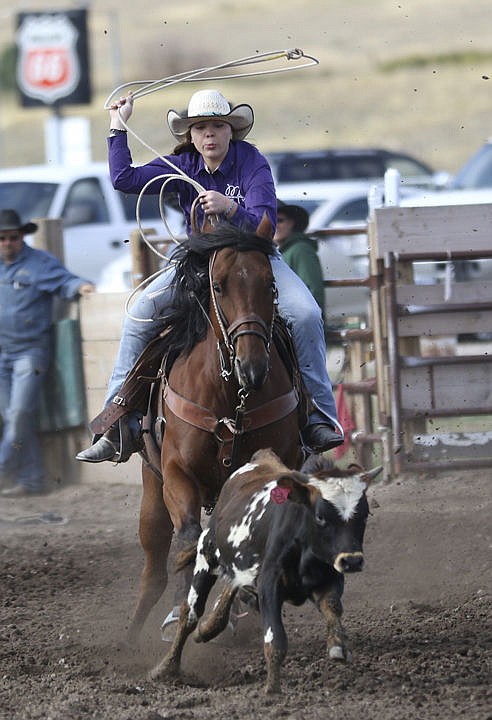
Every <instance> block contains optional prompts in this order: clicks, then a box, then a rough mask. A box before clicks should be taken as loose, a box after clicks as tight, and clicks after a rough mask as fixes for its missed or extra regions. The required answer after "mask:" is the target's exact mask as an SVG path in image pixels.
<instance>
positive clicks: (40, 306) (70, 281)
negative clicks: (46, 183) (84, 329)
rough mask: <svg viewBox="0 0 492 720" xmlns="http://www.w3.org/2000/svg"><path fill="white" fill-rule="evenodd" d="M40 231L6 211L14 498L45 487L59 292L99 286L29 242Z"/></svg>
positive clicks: (8, 423)
mask: <svg viewBox="0 0 492 720" xmlns="http://www.w3.org/2000/svg"><path fill="white" fill-rule="evenodd" d="M36 230H37V225H35V223H33V222H28V223H25V224H22V222H21V220H20V217H19V215H18V213H17V212H16V211H15V210H10V209H9V210H0V417H1V420H2V425H3V428H2V439H1V441H0V484H1V485H2V486H3V490H2V491H1V494H2V496H3V497H11V498H12V497H19V496H24V495H36V494H40V493H42V492H43V490H44V469H43V463H42V458H41V452H40V448H39V440H38V434H37V428H38V417H37V414H38V410H39V403H40V396H41V389H42V384H43V381H44V377H45V374H46V371H47V370H48V367H49V364H50V360H51V349H52V326H53V319H52V314H53V297H54V296H55V295H57V296H58V297H60V298H62V299H64V300H73V299H75V298H77V297H79V296H80V295H86V294H88V293H91V292H93V291H94V287H93V285H92V284H91V283H89V282H88V281H86V280H83V279H82V278H79V277H77V276H76V275H72V273H70V272H69V271H68V270H67V269H66V268H65V267H64V266H63V265H62V264H61V263H60V262H59V260H57V259H56V258H55V257H54V256H53V255H50V253H47V252H45V251H44V250H36V249H34V248H32V247H30V246H29V245H27V244H26V243H25V241H24V236H25V235H26V234H30V233H33V232H35V231H36Z"/></svg>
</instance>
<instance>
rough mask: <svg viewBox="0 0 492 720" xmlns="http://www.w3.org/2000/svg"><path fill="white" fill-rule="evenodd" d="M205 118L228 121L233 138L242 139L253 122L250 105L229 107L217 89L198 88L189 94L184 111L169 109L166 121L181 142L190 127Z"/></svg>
mask: <svg viewBox="0 0 492 720" xmlns="http://www.w3.org/2000/svg"><path fill="white" fill-rule="evenodd" d="M206 118H221V119H222V120H224V121H225V122H227V123H229V125H230V126H231V127H232V137H233V139H234V140H243V139H244V138H245V137H246V135H247V134H248V133H249V131H250V130H251V128H252V127H253V123H254V114H253V108H252V107H250V106H249V105H246V104H242V105H236V106H235V107H234V108H231V106H230V104H229V103H228V102H227V100H226V99H225V97H224V96H223V95H222V93H220V92H219V91H218V90H198V92H196V93H194V95H192V96H191V99H190V102H189V104H188V111H187V112H186V113H182V114H179V113H177V112H176V110H169V112H168V114H167V123H168V125H169V129H170V131H171V132H172V134H173V135H174V137H175V138H176V140H179V141H180V142H182V141H183V140H185V139H186V133H187V132H188V130H189V129H190V127H191V126H192V125H194V124H195V123H199V122H203V120H204V119H206Z"/></svg>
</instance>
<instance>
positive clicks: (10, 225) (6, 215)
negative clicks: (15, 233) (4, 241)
mask: <svg viewBox="0 0 492 720" xmlns="http://www.w3.org/2000/svg"><path fill="white" fill-rule="evenodd" d="M37 229H38V226H37V225H36V223H33V222H28V223H24V225H22V222H21V219H20V217H19V215H18V213H17V212H16V211H15V210H0V232H1V231H2V230H19V231H20V232H21V233H23V234H24V235H30V234H31V233H33V232H36V230H37Z"/></svg>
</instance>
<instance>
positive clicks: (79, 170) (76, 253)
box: [0, 163, 183, 285]
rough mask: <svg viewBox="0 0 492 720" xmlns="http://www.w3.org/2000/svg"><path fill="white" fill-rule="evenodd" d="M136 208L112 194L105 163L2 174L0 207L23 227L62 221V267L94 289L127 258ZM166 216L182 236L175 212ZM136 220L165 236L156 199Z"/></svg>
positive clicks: (128, 198)
mask: <svg viewBox="0 0 492 720" xmlns="http://www.w3.org/2000/svg"><path fill="white" fill-rule="evenodd" d="M136 203H137V196H135V195H124V194H123V193H120V192H117V191H116V190H114V189H113V187H112V185H111V181H110V178H109V172H108V166H107V164H106V163H92V164H90V165H84V166H73V167H72V166H70V167H67V166H64V165H34V166H31V167H17V168H9V169H4V170H0V207H3V208H6V207H7V208H15V209H16V210H17V212H18V213H19V215H20V216H21V218H22V221H23V222H28V221H29V220H31V219H33V218H61V219H62V220H63V236H64V251H65V258H64V263H65V265H66V266H67V267H68V269H69V270H71V271H72V272H74V273H76V274H77V275H80V276H82V277H85V278H87V279H88V280H91V281H92V282H94V283H95V284H96V285H98V284H99V281H100V278H101V275H102V273H103V270H104V268H105V267H107V266H108V265H110V264H111V263H112V262H113V261H115V260H117V259H119V258H121V257H122V256H127V257H128V259H129V258H130V246H129V237H130V233H131V232H132V230H135V229H136V228H137V221H136V217H135V209H136ZM165 216H166V219H167V220H168V222H169V224H170V227H171V229H172V230H173V232H176V233H180V232H182V228H183V220H182V215H181V213H180V212H179V211H177V210H176V209H174V208H173V207H171V206H169V205H168V206H166V208H165ZM140 218H141V221H142V223H143V226H144V227H147V228H155V229H157V231H158V232H159V233H160V234H167V232H166V230H165V226H164V225H163V222H162V219H161V217H160V213H159V201H158V196H156V195H146V196H144V197H143V198H142V202H141V204H140ZM27 241H28V242H29V237H28V238H27Z"/></svg>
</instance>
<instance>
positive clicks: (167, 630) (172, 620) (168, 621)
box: [161, 605, 179, 642]
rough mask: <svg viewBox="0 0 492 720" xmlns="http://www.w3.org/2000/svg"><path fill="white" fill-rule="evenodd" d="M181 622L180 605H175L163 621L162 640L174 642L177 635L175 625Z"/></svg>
mask: <svg viewBox="0 0 492 720" xmlns="http://www.w3.org/2000/svg"><path fill="white" fill-rule="evenodd" d="M178 620H179V605H175V606H174V607H173V609H172V610H171V612H169V613H168V614H167V615H166V617H165V618H164V620H163V623H162V625H161V640H162V641H163V642H172V641H173V640H174V636H175V634H176V628H175V625H176V623H177V622H178Z"/></svg>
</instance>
